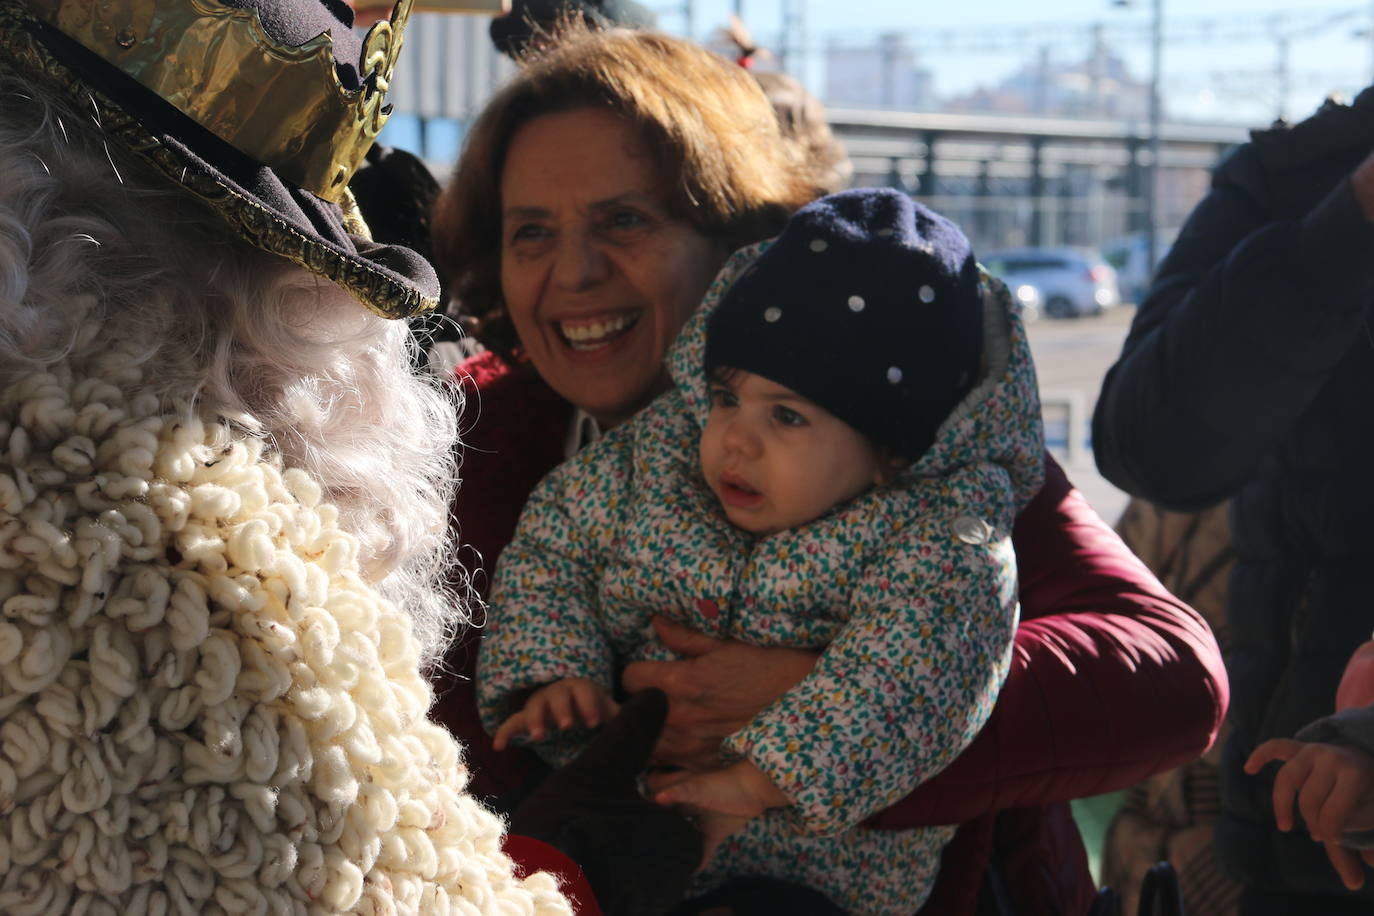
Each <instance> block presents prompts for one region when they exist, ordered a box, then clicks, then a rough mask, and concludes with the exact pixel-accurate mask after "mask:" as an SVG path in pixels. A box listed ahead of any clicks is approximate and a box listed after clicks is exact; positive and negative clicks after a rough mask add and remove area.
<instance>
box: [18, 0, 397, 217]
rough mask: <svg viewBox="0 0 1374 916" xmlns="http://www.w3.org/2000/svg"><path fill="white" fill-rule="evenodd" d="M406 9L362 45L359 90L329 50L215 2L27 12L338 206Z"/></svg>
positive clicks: (391, 63) (377, 125) (40, 5)
mask: <svg viewBox="0 0 1374 916" xmlns="http://www.w3.org/2000/svg"><path fill="white" fill-rule="evenodd" d="M411 3H412V0H400V2H398V3H397V4H396V8H395V11H394V12H393V13H392V19H391V21H390V22H386V21H382V22H378V23H377V24H376V25H374V26H373V27H372V28H371V29H370V30H369V31H368V33H367V36H366V37H365V38H364V39H363V55H362V61H361V63H360V67H361V72H360V74H359V76H360V77H361V79H362V81H363V85H362V87H361V88H359V89H357V90H349V89H347V88H345V87H344V86H343V84H342V83H340V82H339V77H338V74H337V72H336V71H335V69H334V53H333V42H332V41H331V40H330V38H329V35H328V34H322V35H319V36H318V37H316V38H313V39H311V40H310V41H308V42H306V43H305V44H303V45H301V46H300V47H298V48H291V47H283V46H281V45H279V44H277V43H275V42H274V41H272V39H271V38H269V37H268V35H267V33H266V32H265V31H264V30H263V28H262V24H261V23H260V22H259V21H258V17H257V14H256V13H254V12H253V11H252V10H249V9H241V8H237V7H230V6H222V5H220V4H218V3H215V2H213V0H124V2H120V3H109V2H103V3H93V2H91V0H30V8H31V9H32V10H33V11H34V13H35V15H37V16H38V17H39V18H40V19H43V20H44V21H46V22H47V23H48V24H50V25H52V26H53V27H55V28H57V29H58V30H59V31H61V32H62V33H63V34H65V35H66V36H67V37H68V38H71V39H72V40H74V41H76V42H77V43H79V44H80V45H82V46H83V47H85V48H86V49H87V50H88V51H91V52H92V53H94V54H96V55H98V56H99V57H100V58H101V59H103V60H104V61H106V62H107V63H109V64H111V65H112V66H114V67H116V68H117V69H119V70H120V71H122V72H124V73H125V74H127V75H128V76H130V77H132V78H134V79H135V80H137V81H138V82H139V83H141V84H142V85H143V86H144V87H146V88H147V89H150V90H151V91H153V92H154V93H156V94H157V95H158V96H159V97H161V98H162V99H163V100H164V101H166V102H168V103H170V104H171V105H173V106H175V107H176V108H177V110H178V111H180V112H181V113H182V114H184V115H186V116H187V117H189V118H190V119H191V120H193V121H195V122H196V123H197V124H199V125H200V126H202V127H204V128H205V129H207V130H209V131H210V132H211V133H213V134H215V135H216V136H217V137H219V138H220V139H221V140H224V141H225V142H226V143H228V144H230V145H231V146H233V147H234V148H235V149H237V150H238V151H239V152H241V153H244V154H245V155H248V156H251V157H252V158H254V159H256V160H257V161H258V162H260V163H262V164H263V165H266V166H270V167H271V168H272V169H273V170H274V171H275V172H276V173H277V174H278V175H280V176H282V177H283V178H285V179H287V180H288V181H291V182H294V183H295V184H297V185H299V186H300V187H302V188H305V189H306V190H307V191H312V192H314V193H315V194H317V195H319V196H320V197H322V198H324V199H325V200H328V201H332V202H337V201H338V200H339V199H340V198H341V197H342V196H343V193H344V190H345V189H346V188H347V186H348V180H349V179H350V178H352V177H353V173H354V172H355V171H356V170H357V168H358V165H359V163H361V162H362V160H363V156H364V155H366V153H367V150H368V148H369V147H370V146H372V143H373V141H374V140H376V139H377V133H378V132H379V131H380V130H381V129H382V125H383V124H385V123H386V119H387V111H386V108H385V99H386V89H387V84H388V82H389V81H390V80H391V74H392V71H393V70H394V69H395V67H396V55H397V53H398V52H399V51H400V50H401V37H402V33H403V32H404V31H405V23H406V19H407V18H408V17H409V16H410V7H411Z"/></svg>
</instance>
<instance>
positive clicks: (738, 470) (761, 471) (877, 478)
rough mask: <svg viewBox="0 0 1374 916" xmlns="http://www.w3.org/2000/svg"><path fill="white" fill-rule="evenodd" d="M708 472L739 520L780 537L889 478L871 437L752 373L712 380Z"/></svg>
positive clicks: (705, 440)
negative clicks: (869, 439)
mask: <svg viewBox="0 0 1374 916" xmlns="http://www.w3.org/2000/svg"><path fill="white" fill-rule="evenodd" d="M700 459H701V471H702V473H703V474H704V475H705V476H706V483H707V485H708V486H710V488H711V492H713V493H715V494H716V498H717V499H719V500H720V504H721V506H722V507H723V508H724V509H725V514H726V516H727V517H729V519H730V521H731V522H732V523H734V524H735V525H737V526H739V527H740V528H743V529H744V530H745V531H752V532H753V533H755V534H772V533H774V532H775V531H782V530H784V529H787V528H795V527H797V526H798V525H804V524H806V523H807V522H809V521H812V520H813V519H816V518H819V517H820V516H821V515H824V514H825V513H826V512H827V511H828V510H829V509H830V508H831V507H832V506H837V505H839V504H840V503H842V502H845V501H847V500H850V499H853V498H854V497H855V496H858V495H859V494H860V493H862V492H864V491H865V490H867V489H868V488H869V487H871V486H873V485H874V484H876V483H879V482H881V481H882V480H883V478H884V476H885V472H886V463H885V462H884V461H883V459H882V456H881V455H880V454H879V452H878V450H877V449H875V448H874V447H873V446H872V444H870V443H869V441H868V439H866V438H865V437H864V436H863V435H861V434H860V433H859V432H858V431H856V430H855V429H854V428H853V427H851V426H850V425H849V424H847V423H845V422H844V421H843V420H840V419H839V418H837V417H836V416H835V415H834V414H831V413H829V412H827V411H826V410H824V409H822V408H820V407H818V406H816V405H815V404H814V403H813V402H811V401H808V400H807V399H806V398H804V397H802V396H801V395H799V394H797V393H796V392H794V391H793V390H792V389H790V388H784V387H783V386H781V385H779V384H777V383H776V382H770V381H769V380H768V379H765V378H763V377H761V376H758V375H754V374H753V373H751V372H737V371H732V372H730V373H728V374H726V375H719V374H718V375H717V377H716V378H714V379H712V381H711V413H710V416H709V417H708V419H707V421H706V429H705V431H704V432H703V433H702V434H701V446H700Z"/></svg>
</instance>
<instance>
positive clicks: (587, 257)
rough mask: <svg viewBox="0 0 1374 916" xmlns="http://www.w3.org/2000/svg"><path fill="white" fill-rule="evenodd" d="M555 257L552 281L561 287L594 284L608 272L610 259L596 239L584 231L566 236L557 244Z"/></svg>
mask: <svg viewBox="0 0 1374 916" xmlns="http://www.w3.org/2000/svg"><path fill="white" fill-rule="evenodd" d="M556 258H557V260H556V262H555V264H554V268H553V269H554V282H555V283H557V284H558V285H559V286H560V287H562V288H563V289H570V290H578V289H586V288H588V287H591V286H595V285H596V284H597V283H600V282H601V281H602V280H605V279H606V277H607V275H608V274H609V273H610V259H608V258H607V257H606V254H605V252H603V251H602V250H601V246H600V245H598V244H597V241H596V239H595V238H593V237H591V236H590V235H588V234H585V233H582V234H577V235H571V234H570V235H569V236H568V237H566V238H565V239H564V240H563V241H562V244H560V245H559V246H558V253H557V256H556Z"/></svg>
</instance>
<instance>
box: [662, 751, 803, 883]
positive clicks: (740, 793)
mask: <svg viewBox="0 0 1374 916" xmlns="http://www.w3.org/2000/svg"><path fill="white" fill-rule="evenodd" d="M646 782H647V783H648V786H649V789H650V791H652V792H653V793H654V801H656V802H658V803H659V804H660V805H675V806H677V807H679V808H682V809H685V810H686V811H687V813H689V814H691V815H692V816H693V817H694V818H695V819H696V821H697V826H698V827H699V828H700V830H701V833H702V848H703V855H702V860H701V865H702V867H703V868H704V867H705V866H706V864H707V863H708V862H710V861H711V857H712V856H714V855H715V852H716V849H717V847H719V846H720V844H721V843H723V842H724V841H725V840H726V839H727V838H728V837H729V836H730V835H731V834H733V833H736V832H738V831H739V830H741V829H743V827H744V825H745V824H747V823H749V821H751V820H753V819H754V818H756V817H758V816H759V815H760V814H763V812H765V811H767V810H768V809H769V808H779V807H782V806H784V805H790V804H791V803H792V800H791V799H789V798H788V797H787V796H786V795H784V794H783V793H782V791H781V790H780V789H778V787H777V786H775V785H773V783H772V781H771V780H769V778H768V777H767V776H765V775H764V773H763V771H762V770H760V769H759V768H758V767H756V766H754V765H753V764H752V763H750V762H749V761H747V760H744V761H740V762H739V763H736V764H733V765H731V766H728V767H726V768H724V769H720V770H709V771H707V772H704V773H694V772H689V771H687V770H676V771H673V772H667V773H663V772H659V773H650V774H649V775H648V776H647V777H646Z"/></svg>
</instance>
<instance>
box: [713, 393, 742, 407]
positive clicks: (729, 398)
mask: <svg viewBox="0 0 1374 916" xmlns="http://www.w3.org/2000/svg"><path fill="white" fill-rule="evenodd" d="M711 406H712V407H737V406H739V398H737V397H735V393H734V392H733V391H731V390H730V389H729V388H712V389H711Z"/></svg>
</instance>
